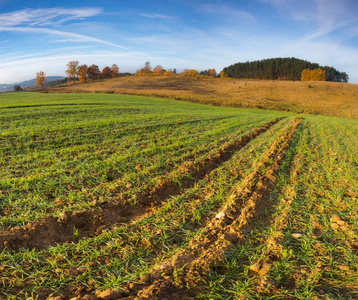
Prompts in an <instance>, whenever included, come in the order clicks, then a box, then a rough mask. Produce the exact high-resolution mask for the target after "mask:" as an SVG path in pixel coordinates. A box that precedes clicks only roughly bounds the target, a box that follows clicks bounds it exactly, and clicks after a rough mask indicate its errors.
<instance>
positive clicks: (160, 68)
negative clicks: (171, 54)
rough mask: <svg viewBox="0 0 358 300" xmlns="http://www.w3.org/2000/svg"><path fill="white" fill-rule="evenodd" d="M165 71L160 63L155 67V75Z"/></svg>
mask: <svg viewBox="0 0 358 300" xmlns="http://www.w3.org/2000/svg"><path fill="white" fill-rule="evenodd" d="M164 72H165V70H164V69H163V67H162V66H160V65H157V66H156V67H154V69H153V74H154V75H159V76H160V75H163V74H164Z"/></svg>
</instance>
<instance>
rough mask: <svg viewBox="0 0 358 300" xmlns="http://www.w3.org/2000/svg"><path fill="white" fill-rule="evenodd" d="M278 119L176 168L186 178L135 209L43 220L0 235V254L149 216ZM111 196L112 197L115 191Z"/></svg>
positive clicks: (105, 208)
mask: <svg viewBox="0 0 358 300" xmlns="http://www.w3.org/2000/svg"><path fill="white" fill-rule="evenodd" d="M281 119H282V118H278V119H275V120H273V121H271V122H269V123H267V124H265V125H263V126H262V127H260V128H257V129H254V130H253V131H252V132H251V133H249V134H248V135H245V136H243V137H241V138H240V139H238V140H237V141H233V142H229V143H227V144H226V145H224V146H223V147H222V148H221V149H220V150H218V151H217V153H216V154H215V155H213V157H208V158H205V159H204V160H202V161H199V162H197V163H186V164H184V165H182V166H179V167H178V168H177V169H178V170H180V173H181V174H184V175H186V176H183V177H182V178H180V180H179V182H175V183H174V182H173V181H172V180H171V179H165V180H163V181H159V182H158V183H157V185H156V186H155V187H154V188H153V189H152V190H151V191H148V192H145V193H143V194H140V195H137V197H136V198H137V203H136V205H135V206H134V205H133V203H132V202H131V201H128V200H126V199H120V201H119V202H117V203H115V202H106V203H102V204H100V205H99V206H100V208H99V209H91V210H85V211H78V212H66V213H62V214H61V215H60V216H59V217H58V218H56V217H53V216H49V217H45V218H42V219H39V220H36V221H34V222H32V223H29V224H27V225H26V226H24V227H16V228H12V229H10V230H8V231H3V232H1V233H0V250H3V249H4V248H6V249H7V250H12V251H19V249H21V248H30V249H31V248H35V249H44V248H46V247H48V246H50V245H55V244H57V243H65V242H76V241H78V240H79V239H80V238H83V237H88V236H91V235H94V234H100V233H101V232H102V231H103V230H106V229H107V228H110V227H111V226H113V225H114V224H120V223H129V222H130V221H131V220H133V219H135V218H138V217H140V216H142V215H145V214H146V213H148V212H152V211H153V208H154V207H156V206H158V205H160V204H161V203H163V202H164V201H165V200H166V199H168V198H169V197H171V196H174V195H179V194H180V193H181V192H182V191H183V190H185V189H187V188H190V187H192V186H193V185H194V183H195V182H197V181H199V180H201V179H203V178H204V177H205V176H206V175H207V174H209V173H210V172H211V171H212V170H214V169H216V168H217V167H218V166H220V165H221V164H223V163H224V162H226V161H228V160H229V159H230V158H231V157H232V155H233V154H234V153H235V152H236V151H239V150H240V149H242V148H243V147H244V146H246V145H247V144H248V143H249V142H250V141H252V140H253V139H255V138H256V137H257V136H259V135H260V134H262V133H263V132H265V131H267V130H268V129H269V128H270V127H271V126H273V125H274V124H276V123H277V122H279V121H280V120H281ZM112 192H113V193H116V191H112ZM75 230H77V234H76V235H75V234H74V232H75Z"/></svg>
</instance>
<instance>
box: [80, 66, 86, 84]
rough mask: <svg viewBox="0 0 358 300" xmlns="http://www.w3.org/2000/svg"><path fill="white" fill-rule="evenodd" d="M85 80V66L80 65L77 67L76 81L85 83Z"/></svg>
mask: <svg viewBox="0 0 358 300" xmlns="http://www.w3.org/2000/svg"><path fill="white" fill-rule="evenodd" d="M86 78H87V65H86V64H84V65H81V66H79V67H78V79H79V80H80V82H85V81H86Z"/></svg>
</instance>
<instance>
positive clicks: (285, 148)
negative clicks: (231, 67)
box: [0, 93, 358, 299]
mask: <svg viewBox="0 0 358 300" xmlns="http://www.w3.org/2000/svg"><path fill="white" fill-rule="evenodd" d="M0 120H1V129H0V139H1V144H0V149H1V156H0V164H1V168H0V172H1V177H0V180H1V184H0V218H1V219H0V220H1V222H0V228H1V232H0V250H1V251H2V252H1V253H0V261H1V265H0V279H1V280H0V298H4V299H6V298H8V299H27V298H29V297H33V299H47V298H49V297H53V299H71V298H74V299H356V298H358V292H357V291H358V275H357V274H358V272H357V271H358V270H357V269H358V215H357V214H356V212H355V209H356V207H357V204H358V185H357V180H358V157H357V155H356V153H357V151H358V126H357V125H358V121H356V120H349V119H339V118H333V117H323V116H309V115H302V114H300V115H298V116H297V115H295V114H293V113H289V112H284V111H282V112H274V111H260V110H250V109H242V108H240V109H239V108H223V107H210V106H205V105H199V104H194V103H184V102H178V101H173V100H165V99H155V98H147V97H139V96H129V95H116V94H101V93H97V94H85V93H82V94H71V93H69V94H35V93H13V94H6V95H1V98H0ZM56 297H58V298H56Z"/></svg>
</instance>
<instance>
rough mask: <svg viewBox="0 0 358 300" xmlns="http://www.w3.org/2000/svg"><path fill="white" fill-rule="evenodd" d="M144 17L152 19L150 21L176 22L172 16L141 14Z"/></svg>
mask: <svg viewBox="0 0 358 300" xmlns="http://www.w3.org/2000/svg"><path fill="white" fill-rule="evenodd" d="M140 15H141V16H142V17H146V18H150V19H170V20H174V19H175V18H174V17H171V16H165V15H161V14H145V13H142V14H140Z"/></svg>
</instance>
